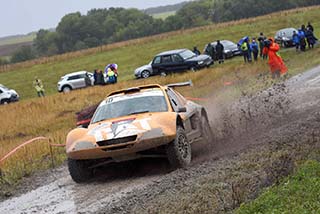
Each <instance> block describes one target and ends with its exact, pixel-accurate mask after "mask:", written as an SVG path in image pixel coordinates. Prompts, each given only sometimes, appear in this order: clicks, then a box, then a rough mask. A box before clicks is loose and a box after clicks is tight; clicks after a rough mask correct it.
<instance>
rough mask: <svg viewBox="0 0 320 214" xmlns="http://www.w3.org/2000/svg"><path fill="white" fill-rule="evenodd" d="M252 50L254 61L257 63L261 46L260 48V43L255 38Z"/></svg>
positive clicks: (251, 46)
mask: <svg viewBox="0 0 320 214" xmlns="http://www.w3.org/2000/svg"><path fill="white" fill-rule="evenodd" d="M250 49H251V50H252V53H253V59H254V61H257V60H258V54H259V46H258V43H257V42H256V39H255V38H252V43H251V45H250Z"/></svg>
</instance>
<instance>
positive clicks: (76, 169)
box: [68, 158, 93, 183]
mask: <svg viewBox="0 0 320 214" xmlns="http://www.w3.org/2000/svg"><path fill="white" fill-rule="evenodd" d="M68 168H69V173H70V176H71V178H72V180H74V181H75V182H77V183H83V182H86V181H88V180H89V179H90V178H92V176H93V169H90V168H89V162H88V161H85V160H74V159H70V158H69V159H68Z"/></svg>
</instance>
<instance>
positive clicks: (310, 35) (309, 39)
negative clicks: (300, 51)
mask: <svg viewBox="0 0 320 214" xmlns="http://www.w3.org/2000/svg"><path fill="white" fill-rule="evenodd" d="M305 35H306V39H307V43H308V48H309V49H310V48H313V46H314V44H315V43H316V41H317V40H318V39H317V38H316V37H315V36H314V34H313V32H312V31H311V29H309V28H307V30H306V33H305Z"/></svg>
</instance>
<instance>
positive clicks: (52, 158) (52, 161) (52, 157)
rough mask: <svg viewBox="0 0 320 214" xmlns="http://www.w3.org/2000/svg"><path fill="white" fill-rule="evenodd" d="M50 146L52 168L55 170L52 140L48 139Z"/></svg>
mask: <svg viewBox="0 0 320 214" xmlns="http://www.w3.org/2000/svg"><path fill="white" fill-rule="evenodd" d="M48 145H49V150H50V156H51V166H52V168H54V156H53V150H52V146H51V138H48Z"/></svg>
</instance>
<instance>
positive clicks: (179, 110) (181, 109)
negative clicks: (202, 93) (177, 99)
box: [178, 106, 187, 113]
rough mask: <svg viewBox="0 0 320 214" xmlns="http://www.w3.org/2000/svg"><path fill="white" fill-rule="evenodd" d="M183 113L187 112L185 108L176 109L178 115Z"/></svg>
mask: <svg viewBox="0 0 320 214" xmlns="http://www.w3.org/2000/svg"><path fill="white" fill-rule="evenodd" d="M183 112H187V108H186V107H184V106H183V107H179V108H178V113H183Z"/></svg>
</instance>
